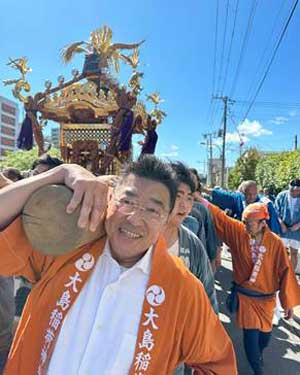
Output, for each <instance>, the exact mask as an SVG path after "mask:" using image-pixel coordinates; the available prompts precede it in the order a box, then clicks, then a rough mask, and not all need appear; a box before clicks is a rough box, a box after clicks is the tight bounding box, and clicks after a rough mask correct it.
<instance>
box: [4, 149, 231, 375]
mask: <svg viewBox="0 0 300 375" xmlns="http://www.w3.org/2000/svg"><path fill="white" fill-rule="evenodd" d="M52 183H65V184H66V185H67V186H69V187H70V188H72V189H73V190H74V195H73V198H72V200H71V202H70V204H69V205H68V207H67V210H68V211H69V212H71V211H73V210H74V209H75V208H76V207H77V206H78V205H79V204H80V203H82V209H81V215H80V219H79V226H80V227H85V226H87V225H89V227H90V229H93V230H95V229H96V228H97V226H98V225H99V223H100V225H102V221H101V218H103V217H104V209H105V207H106V197H107V187H106V185H103V183H101V182H99V180H97V178H95V177H94V176H93V175H91V174H90V173H89V172H87V171H85V170H84V169H82V168H80V167H78V166H66V165H63V166H61V167H58V168H55V169H53V170H51V171H49V172H45V173H43V174H41V175H39V176H37V177H32V178H29V179H27V180H25V181H21V182H17V183H15V184H14V185H12V186H9V187H6V188H4V189H3V190H2V191H1V192H0V206H1V207H2V208H3V210H2V211H1V213H0V226H1V227H2V228H4V227H6V229H4V230H3V231H2V232H1V234H0V254H1V265H0V273H2V274H6V275H14V274H21V275H24V276H25V277H27V278H28V279H29V280H31V281H32V282H33V283H35V285H34V287H33V290H32V292H31V294H30V296H29V299H28V302H27V304H26V307H25V310H24V313H23V316H22V318H21V321H20V324H19V327H18V330H17V333H16V337H15V339H14V342H13V346H12V350H11V352H10V355H9V359H8V363H7V365H6V369H5V374H6V375H32V374H39V375H41V374H47V375H57V374H70V375H73V374H74V375H75V374H96V373H97V374H103V375H104V374H107V375H108V374H110V375H115V374H118V375H125V374H130V375H135V374H139V375H140V374H141V375H157V374H160V375H169V374H172V373H173V371H174V370H175V368H176V367H177V366H178V364H180V363H183V362H185V363H188V364H190V365H191V367H193V368H194V369H195V374H199V375H200V374H214V375H216V374H217V375H235V374H237V370H236V363H235V356H234V352H233V347H232V343H231V341H230V339H229V337H228V336H227V334H226V332H225V330H224V328H223V327H222V325H221V323H220V322H219V320H218V318H217V316H216V314H215V313H214V311H213V310H212V308H211V306H210V303H209V300H208V298H207V296H206V293H205V291H204V289H203V287H202V285H201V284H200V283H199V281H198V280H197V279H196V278H194V276H193V275H192V274H191V273H190V272H189V271H188V270H187V269H186V267H185V266H184V265H183V264H182V262H181V261H180V260H178V259H177V258H176V257H173V256H171V255H169V254H168V252H167V248H166V244H165V241H164V240H163V238H162V237H161V236H160V234H161V232H162V231H163V228H164V226H165V224H166V222H167V220H168V216H169V213H170V212H171V211H172V209H173V206H174V202H175V198H176V183H175V180H174V177H173V172H172V170H171V169H170V166H168V165H167V164H166V163H163V162H161V161H160V160H158V159H157V158H155V157H149V156H148V157H144V158H140V159H139V161H138V162H136V163H132V164H131V165H130V166H129V167H128V169H127V171H126V172H125V174H124V175H123V176H122V178H121V179H120V181H119V183H118V185H117V186H116V188H115V190H114V192H113V194H112V195H111V196H110V198H109V201H108V205H107V212H106V215H105V218H106V220H105V228H106V231H107V235H106V236H103V237H102V238H100V239H99V240H97V241H95V242H93V243H89V244H87V245H84V246H82V247H80V248H78V249H74V250H73V251H71V252H69V253H67V254H65V255H62V256H58V257H50V256H44V255H42V254H41V253H38V252H37V251H35V250H34V249H33V248H32V247H31V245H30V243H29V242H28V240H27V238H26V237H25V234H24V230H23V228H22V225H21V222H20V219H19V217H18V215H19V214H20V212H21V210H22V207H23V206H24V204H25V202H26V200H27V199H28V197H29V196H30V195H31V194H32V192H34V191H35V190H37V189H38V188H40V187H41V186H44V185H47V184H52ZM7 202H10V204H8V203H7ZM15 217H16V219H15V220H14V221H13V222H12V223H11V221H12V220H13V219H14V218H15ZM9 223H11V224H9ZM215 337H218V340H215Z"/></svg>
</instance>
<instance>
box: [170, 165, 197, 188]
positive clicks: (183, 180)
mask: <svg viewBox="0 0 300 375" xmlns="http://www.w3.org/2000/svg"><path fill="white" fill-rule="evenodd" d="M170 164H171V167H172V169H173V171H174V172H175V175H176V181H177V186H178V185H179V184H186V185H187V186H189V188H190V189H191V192H192V193H194V192H195V191H196V185H195V181H194V180H193V177H192V174H191V172H190V170H189V168H188V167H187V166H186V165H184V164H183V163H182V162H181V161H175V162H171V163H170Z"/></svg>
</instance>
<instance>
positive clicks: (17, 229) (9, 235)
mask: <svg viewBox="0 0 300 375" xmlns="http://www.w3.org/2000/svg"><path fill="white" fill-rule="evenodd" d="M0 259H1V262H0V274H1V275H3V276H24V277H26V279H28V280H29V281H30V282H32V283H35V282H37V281H39V279H40V278H41V275H42V273H43V272H44V271H45V270H46V269H47V268H48V267H49V266H50V265H51V264H52V262H53V260H54V258H53V257H50V256H45V255H43V254H41V253H39V252H38V251H36V250H34V249H33V248H32V246H31V244H30V243H29V241H28V239H27V237H26V235H25V232H24V229H23V225H22V221H21V218H20V217H18V218H16V219H15V220H14V221H13V222H12V223H11V224H10V225H9V226H8V227H7V228H6V229H4V230H3V231H1V232H0Z"/></svg>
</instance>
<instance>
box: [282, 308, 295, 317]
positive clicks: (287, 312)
mask: <svg viewBox="0 0 300 375" xmlns="http://www.w3.org/2000/svg"><path fill="white" fill-rule="evenodd" d="M293 317H294V309H293V308H292V309H286V310H284V319H287V320H289V319H292V318H293Z"/></svg>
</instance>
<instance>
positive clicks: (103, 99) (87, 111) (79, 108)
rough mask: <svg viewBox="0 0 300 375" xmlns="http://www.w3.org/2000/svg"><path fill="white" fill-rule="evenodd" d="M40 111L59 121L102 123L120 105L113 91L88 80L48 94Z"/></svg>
mask: <svg viewBox="0 0 300 375" xmlns="http://www.w3.org/2000/svg"><path fill="white" fill-rule="evenodd" d="M40 111H41V112H42V114H43V118H47V119H50V120H54V121H58V122H72V123H82V122H86V123H102V122H103V119H104V118H107V117H108V116H110V115H114V114H115V113H116V112H117V111H118V105H117V103H116V100H115V96H114V93H113V92H112V91H110V90H107V91H106V92H105V91H104V90H103V89H100V90H98V89H97V85H96V84H95V83H94V82H92V81H88V82H85V83H80V82H77V83H73V84H72V85H71V86H68V87H66V88H64V89H62V90H60V91H59V92H58V93H55V94H52V95H49V96H47V97H46V99H45V101H44V102H43V103H42V106H41V107H40Z"/></svg>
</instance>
